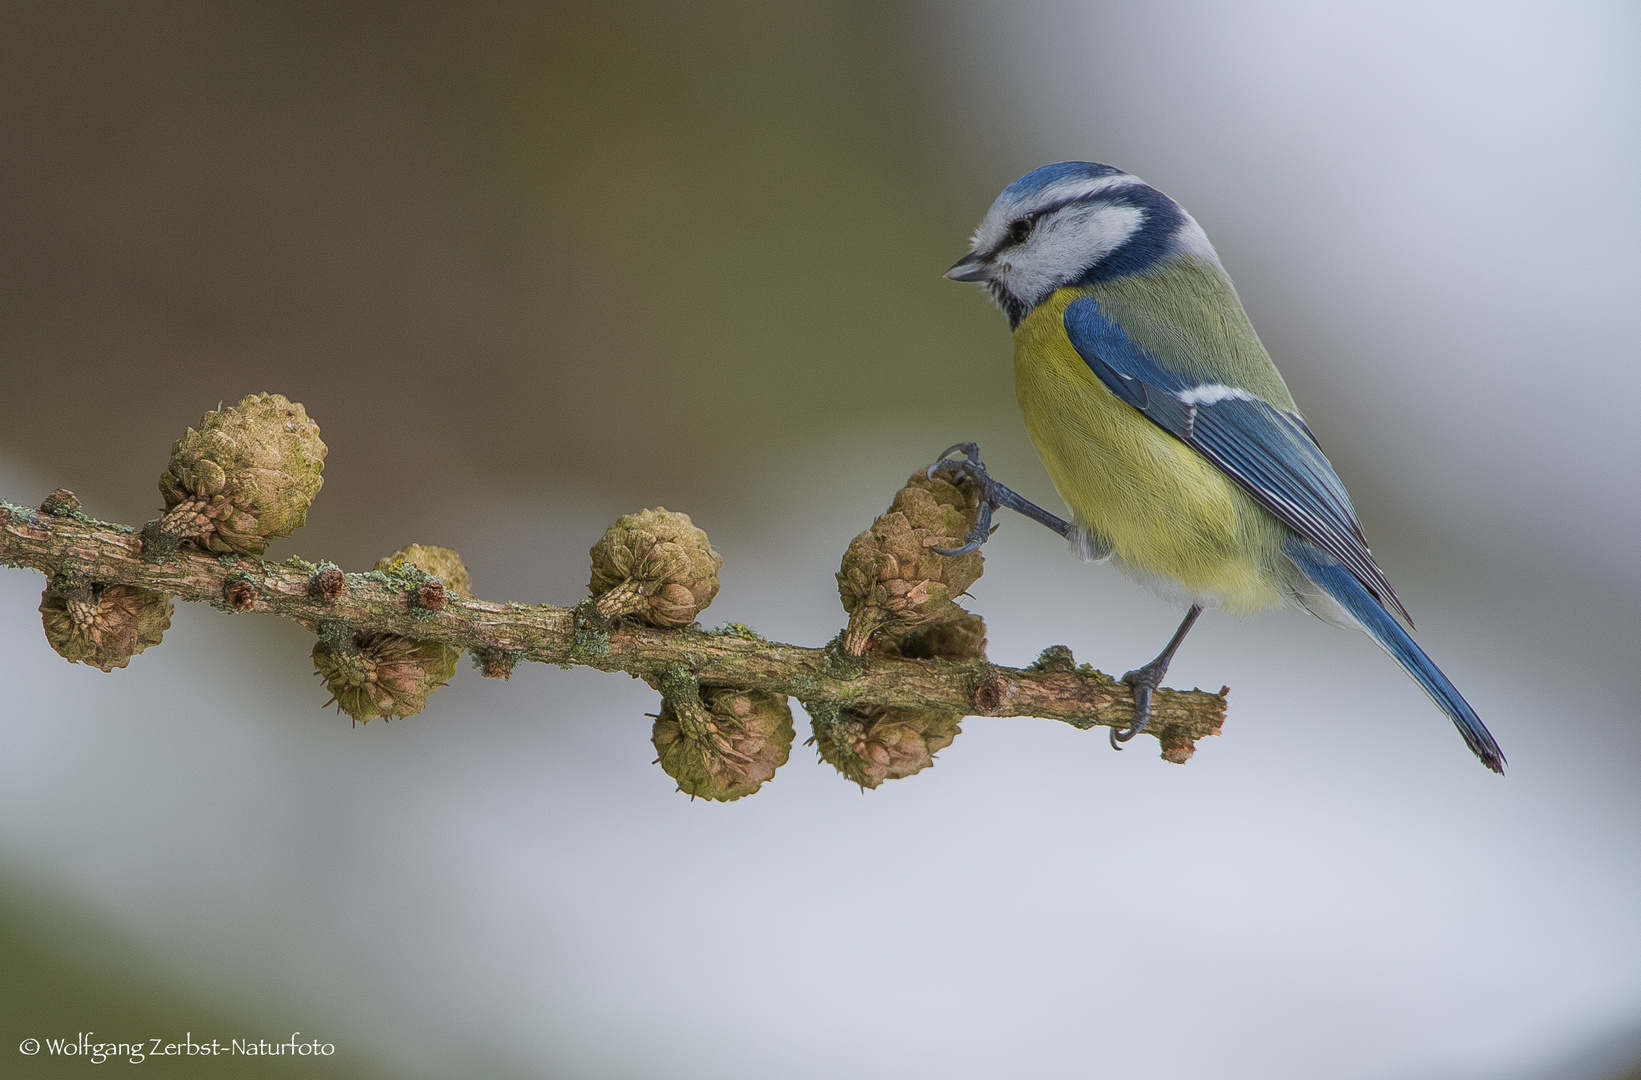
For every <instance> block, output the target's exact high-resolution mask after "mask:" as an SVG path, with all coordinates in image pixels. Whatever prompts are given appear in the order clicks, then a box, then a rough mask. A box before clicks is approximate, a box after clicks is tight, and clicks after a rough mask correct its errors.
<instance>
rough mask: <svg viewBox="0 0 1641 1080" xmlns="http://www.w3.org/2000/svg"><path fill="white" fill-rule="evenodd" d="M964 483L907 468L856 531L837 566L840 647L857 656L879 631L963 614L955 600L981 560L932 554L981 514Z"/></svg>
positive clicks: (957, 540)
mask: <svg viewBox="0 0 1641 1080" xmlns="http://www.w3.org/2000/svg"><path fill="white" fill-rule="evenodd" d="M979 512H980V511H979V504H978V502H977V501H976V500H975V498H974V496H973V494H972V491H971V489H970V487H969V485H967V484H964V485H963V486H962V487H958V486H956V485H954V484H952V483H950V482H949V481H947V480H946V479H944V478H943V477H939V476H937V477H934V478H932V479H931V478H930V477H929V476H928V475H927V474H926V473H925V472H924V471H923V470H921V469H920V470H918V471H917V472H915V473H913V474H912V476H911V478H910V479H909V480H907V481H906V486H905V487H903V488H901V489H900V491H899V492H898V493H897V494H896V495H895V500H894V502H893V503H892V504H891V505H890V507H889V511H888V512H887V513H885V514H882V515H880V516H879V517H878V519H877V520H876V521H874V522H873V523H872V527H871V528H870V529H868V530H867V531H866V532H863V533H861V534H860V535H859V536H857V537H855V538H854V540H853V541H851V542H850V544H849V550H848V551H847V552H846V553H845V554H844V556H843V565H842V567H841V568H840V569H839V570H838V595H839V597H840V598H841V599H842V600H843V610H844V611H846V612H848V613H849V626H848V629H846V630H845V631H844V636H843V650H844V652H846V653H849V654H850V655H852V656H860V655H861V654H863V653H864V652H866V650H867V649H868V647H869V646H870V644H871V641H872V639H873V638H874V637H875V636H876V635H878V634H879V633H889V634H902V633H904V632H906V631H907V630H910V629H911V628H913V627H916V626H921V625H925V624H928V623H942V622H951V621H953V620H956V619H961V618H962V617H963V615H964V611H963V609H962V608H960V607H958V606H957V604H956V603H954V602H953V601H954V600H955V599H956V598H957V597H958V596H960V595H962V594H963V592H964V591H965V590H967V589H968V587H969V586H970V585H973V584H974V583H975V582H976V581H978V580H979V578H980V574H981V570H982V568H983V565H984V559H983V558H982V557H981V555H980V553H979V552H978V551H973V552H970V553H969V554H967V555H959V556H955V557H953V556H949V555H940V554H936V553H935V552H934V551H933V550H932V549H933V548H955V547H961V546H962V545H963V542H964V540H963V538H964V536H965V534H967V533H968V531H969V530H970V529H972V528H973V527H974V525H975V522H976V521H978V520H979Z"/></svg>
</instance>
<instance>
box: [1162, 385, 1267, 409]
mask: <svg viewBox="0 0 1641 1080" xmlns="http://www.w3.org/2000/svg"><path fill="white" fill-rule="evenodd" d="M1174 396H1175V397H1177V398H1179V400H1180V403H1181V404H1182V405H1212V404H1214V403H1215V402H1219V401H1224V400H1225V399H1226V398H1234V399H1236V400H1237V401H1257V400H1259V399H1258V398H1256V397H1254V396H1253V395H1252V394H1250V393H1248V391H1246V390H1238V389H1237V388H1236V387H1234V386H1226V385H1225V384H1224V383H1217V382H1214V383H1203V384H1202V385H1201V386H1193V387H1191V388H1190V389H1189V390H1181V391H1180V392H1179V393H1177V394H1175V395H1174Z"/></svg>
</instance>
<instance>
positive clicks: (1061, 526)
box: [929, 442, 1167, 667]
mask: <svg viewBox="0 0 1641 1080" xmlns="http://www.w3.org/2000/svg"><path fill="white" fill-rule="evenodd" d="M957 451H962V453H963V460H955V459H953V458H952V457H951V455H952V454H954V453H956V452H957ZM936 473H942V474H945V475H946V476H948V477H951V478H953V479H958V478H962V477H967V478H968V479H969V480H970V481H971V482H972V483H973V484H974V486H975V490H976V491H977V492H978V493H979V498H980V517H979V519H978V520H977V521H976V522H975V523H974V528H972V529H970V530H969V534H968V535H967V536H965V537H964V538H963V539H964V541H965V543H964V544H963V546H962V547H956V548H935V549H934V550H935V551H936V552H938V553H939V554H941V555H967V554H968V553H969V552H971V551H976V550H978V549H979V547H980V545H981V544H984V543H985V542H986V541H987V540H988V539H989V538H990V537H991V534H992V528H993V526H992V523H991V515H992V511H993V510H996V509H998V508H999V507H1002V508H1003V509H1007V510H1013V511H1014V512H1015V513H1017V514H1024V515H1025V516H1026V517H1028V518H1030V519H1031V520H1033V521H1035V522H1036V523H1037V524H1039V525H1043V526H1046V527H1047V528H1050V529H1053V530H1054V531H1055V532H1057V533H1059V534H1060V535H1061V536H1065V535H1067V534H1069V533H1070V532H1071V522H1069V521H1067V520H1065V519H1064V518H1061V517H1056V516H1055V515H1054V514H1051V513H1049V512H1048V511H1047V510H1044V509H1043V508H1042V507H1041V506H1038V505H1037V504H1036V503H1034V502H1032V501H1031V500H1030V499H1026V498H1024V497H1022V496H1020V495H1016V494H1015V493H1014V492H1012V491H1010V490H1009V489H1008V488H1006V487H1004V486H1003V485H1002V484H999V483H998V482H997V481H995V480H993V479H992V478H991V474H990V473H988V472H986V466H985V465H984V464H982V463H981V461H980V446H979V444H978V443H971V442H968V443H958V444H957V445H956V446H953V447H951V448H950V449H948V450H947V451H946V452H945V453H944V454H941V455H940V459H939V460H938V461H936V462H935V463H934V464H933V465H930V466H929V476H930V477H933V476H934V475H935V474H936ZM1163 666H1164V667H1167V664H1166V663H1165V664H1164V665H1163Z"/></svg>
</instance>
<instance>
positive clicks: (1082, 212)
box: [997, 203, 1145, 308]
mask: <svg viewBox="0 0 1641 1080" xmlns="http://www.w3.org/2000/svg"><path fill="white" fill-rule="evenodd" d="M1144 224H1145V211H1144V210H1143V209H1142V208H1140V207H1138V206H1129V205H1127V204H1125V203H1091V204H1073V205H1071V206H1068V207H1066V208H1065V209H1064V210H1061V211H1059V212H1058V213H1055V214H1051V215H1049V216H1048V217H1045V218H1044V219H1043V220H1042V221H1041V222H1039V223H1038V226H1037V231H1036V232H1034V233H1033V234H1032V236H1031V239H1029V240H1027V241H1026V243H1025V245H1024V246H1023V247H1021V248H1020V249H1019V250H1017V251H1010V252H1008V253H1007V255H1006V257H1005V259H1006V261H1000V262H999V263H998V273H997V280H998V281H1001V282H1002V283H1003V284H1004V285H1005V286H1007V288H1008V290H1009V292H1011V293H1013V294H1014V295H1015V296H1016V297H1018V298H1019V299H1020V300H1022V301H1023V302H1024V303H1025V305H1026V307H1028V308H1032V307H1036V306H1037V304H1038V303H1040V302H1041V301H1042V300H1043V298H1044V297H1046V296H1048V294H1049V293H1051V292H1053V291H1054V290H1055V289H1057V288H1059V287H1060V286H1061V285H1062V284H1064V283H1065V282H1067V281H1072V280H1074V279H1076V278H1077V277H1079V276H1080V275H1081V274H1082V272H1083V271H1084V270H1086V269H1088V268H1089V267H1090V266H1093V265H1094V264H1095V263H1097V262H1099V261H1100V260H1101V259H1103V258H1105V256H1107V255H1109V254H1110V253H1111V252H1113V251H1115V250H1117V249H1118V248H1119V247H1122V245H1123V244H1125V243H1127V242H1128V239H1129V237H1131V236H1133V235H1134V234H1135V233H1136V232H1138V231H1139V230H1140V227H1141V226H1142V225H1144Z"/></svg>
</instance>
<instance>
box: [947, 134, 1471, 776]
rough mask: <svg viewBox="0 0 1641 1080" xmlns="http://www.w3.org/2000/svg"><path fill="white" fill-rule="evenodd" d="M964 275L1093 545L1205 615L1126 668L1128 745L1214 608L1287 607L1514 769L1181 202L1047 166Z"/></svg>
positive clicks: (1076, 521) (1083, 539)
mask: <svg viewBox="0 0 1641 1080" xmlns="http://www.w3.org/2000/svg"><path fill="white" fill-rule="evenodd" d="M946 276H947V277H948V278H951V279H953V280H955V281H971V282H981V283H984V285H985V287H986V288H987V289H988V290H989V291H990V292H991V295H992V296H993V297H994V298H995V299H996V301H997V303H998V304H999V305H1000V306H1001V307H1002V308H1003V311H1004V312H1005V313H1006V314H1007V315H1008V319H1009V325H1010V326H1011V327H1012V328H1013V330H1014V386H1015V393H1016V396H1017V397H1018V399H1019V402H1020V411H1021V413H1022V414H1023V416H1024V418H1025V422H1026V428H1027V430H1028V431H1029V432H1030V434H1031V439H1032V442H1033V443H1035V444H1036V447H1037V453H1038V455H1039V456H1040V457H1041V458H1042V461H1043V465H1044V466H1045V467H1046V468H1047V469H1048V473H1049V476H1050V477H1051V478H1052V479H1053V481H1054V486H1055V488H1056V489H1057V490H1058V491H1059V493H1060V496H1061V498H1063V499H1064V500H1065V502H1066V504H1067V505H1068V506H1069V507H1070V508H1071V513H1072V520H1071V521H1070V522H1069V523H1063V525H1064V529H1063V531H1065V532H1066V533H1067V535H1068V536H1069V537H1070V539H1071V541H1072V545H1073V548H1074V550H1076V551H1077V552H1078V553H1079V554H1081V555H1082V556H1083V557H1085V558H1089V559H1104V558H1110V559H1111V560H1112V561H1113V562H1115V563H1116V564H1117V565H1118V566H1120V567H1121V568H1122V569H1123V570H1125V571H1126V572H1128V573H1129V574H1131V575H1133V576H1134V577H1136V578H1138V579H1140V580H1141V581H1143V582H1145V583H1147V584H1149V585H1151V586H1153V587H1157V588H1160V589H1161V590H1162V591H1163V592H1164V593H1165V594H1168V595H1173V596H1177V597H1179V598H1180V599H1182V600H1184V601H1186V602H1188V603H1189V604H1190V610H1189V613H1188V614H1187V616H1186V618H1185V621H1184V622H1183V623H1182V624H1181V626H1180V629H1179V631H1178V632H1177V633H1176V634H1175V636H1174V639H1173V640H1172V641H1171V642H1170V643H1169V645H1168V647H1167V648H1166V649H1164V651H1163V653H1162V654H1161V655H1160V656H1158V657H1157V659H1156V660H1154V661H1152V662H1151V663H1150V664H1148V665H1146V666H1145V667H1143V668H1140V669H1138V670H1137V671H1133V672H1130V673H1129V674H1128V675H1127V676H1125V681H1126V682H1128V683H1129V684H1130V685H1132V686H1134V688H1135V699H1136V700H1135V704H1136V708H1135V720H1134V723H1133V725H1132V726H1131V727H1130V728H1129V729H1128V731H1127V732H1125V733H1123V734H1121V735H1117V733H1116V732H1113V735H1114V736H1116V738H1117V739H1125V738H1129V737H1132V735H1133V734H1135V733H1137V732H1138V731H1140V730H1143V728H1144V726H1145V722H1146V719H1147V714H1148V712H1149V702H1150V697H1151V692H1152V690H1154V689H1155V688H1156V686H1157V685H1159V683H1160V680H1161V678H1162V675H1163V674H1164V673H1165V672H1166V670H1167V667H1168V662H1169V660H1170V659H1171V658H1172V656H1173V653H1174V650H1175V649H1176V648H1178V646H1179V643H1180V641H1181V640H1183V638H1184V636H1185V634H1186V632H1187V631H1188V630H1189V629H1190V627H1191V624H1192V623H1193V622H1194V621H1195V619H1196V617H1197V615H1198V614H1199V613H1200V611H1201V610H1202V608H1204V607H1223V608H1225V609H1227V610H1230V611H1233V612H1238V613H1243V612H1252V611H1257V610H1259V609H1261V608H1265V607H1270V606H1273V605H1277V604H1283V603H1286V604H1291V605H1293V606H1295V607H1298V608H1301V609H1303V610H1305V611H1308V612H1310V613H1311V614H1313V615H1316V616H1317V617H1319V618H1321V619H1323V620H1324V621H1326V622H1329V623H1333V624H1334V625H1337V626H1343V627H1354V628H1357V629H1360V630H1363V631H1366V633H1367V634H1368V636H1370V637H1372V638H1373V639H1374V640H1375V641H1377V642H1378V643H1379V644H1380V645H1381V646H1382V647H1383V648H1384V649H1385V651H1386V652H1388V653H1390V655H1391V656H1392V657H1394V658H1395V659H1396V661H1397V662H1398V663H1400V664H1401V665H1402V667H1404V668H1405V669H1406V670H1407V672H1408V674H1409V675H1411V676H1412V677H1413V679H1414V681H1416V682H1417V683H1418V684H1419V685H1420V686H1421V687H1423V688H1424V690H1425V692H1426V693H1428V694H1429V695H1430V697H1431V698H1432V699H1433V700H1434V701H1435V702H1436V704H1437V706H1439V707H1440V708H1441V710H1442V711H1443V712H1445V713H1446V714H1447V715H1448V716H1449V717H1451V718H1452V720H1453V723H1454V724H1455V725H1457V727H1458V729H1459V733H1460V734H1461V735H1462V736H1463V737H1464V741H1465V743H1466V745H1468V746H1469V747H1470V749H1471V750H1472V751H1473V752H1474V753H1475V755H1476V756H1477V757H1478V758H1480V759H1481V761H1482V763H1483V764H1484V765H1486V766H1487V767H1488V768H1489V769H1492V770H1493V771H1494V772H1503V770H1504V755H1503V753H1501V752H1500V750H1499V747H1498V744H1497V743H1496V742H1495V741H1494V740H1493V736H1492V735H1491V734H1489V732H1488V730H1487V728H1486V727H1485V726H1484V725H1483V724H1482V722H1481V718H1480V717H1478V716H1477V715H1476V712H1475V710H1474V709H1472V708H1471V707H1470V705H1469V703H1468V702H1466V701H1465V700H1464V697H1463V696H1462V695H1461V694H1460V693H1459V691H1458V689H1457V688H1456V687H1454V685H1453V683H1452V682H1451V681H1450V680H1449V679H1448V678H1447V676H1446V675H1444V674H1442V672H1441V669H1440V668H1438V667H1437V666H1436V665H1435V663H1433V662H1432V661H1431V659H1430V657H1428V656H1426V655H1425V652H1424V650H1423V649H1421V648H1419V646H1418V645H1417V644H1416V643H1415V642H1414V640H1413V638H1412V637H1411V636H1409V633H1408V630H1409V629H1411V627H1412V625H1413V624H1412V620H1411V619H1410V618H1409V616H1408V614H1407V610H1406V609H1405V608H1404V607H1403V606H1402V603H1401V601H1400V600H1398V599H1397V598H1396V593H1395V592H1394V590H1392V589H1391V587H1390V582H1389V581H1388V580H1386V578H1385V574H1384V571H1382V570H1380V569H1379V566H1378V564H1377V563H1375V562H1374V560H1373V555H1372V553H1371V552H1369V550H1368V546H1367V540H1366V538H1365V537H1364V536H1363V533H1362V526H1361V524H1360V522H1358V520H1357V517H1356V511H1355V509H1354V508H1353V507H1352V506H1351V501H1350V496H1349V495H1348V494H1347V493H1346V491H1345V487H1344V484H1342V483H1341V482H1340V480H1339V477H1338V474H1336V473H1335V472H1334V470H1333V466H1332V465H1330V464H1329V463H1328V459H1327V458H1326V457H1324V456H1323V454H1322V450H1321V448H1320V447H1319V446H1318V445H1317V442H1316V439H1315V437H1314V436H1313V435H1312V434H1311V431H1310V428H1309V427H1307V426H1306V424H1305V420H1304V418H1303V417H1302V416H1301V415H1300V413H1299V409H1298V407H1297V406H1295V404H1294V400H1293V396H1292V395H1291V394H1289V393H1288V388H1287V386H1286V385H1285V384H1284V383H1283V381H1282V376H1281V374H1280V373H1278V372H1277V370H1276V365H1275V364H1274V363H1272V362H1271V358H1270V355H1269V354H1268V353H1266V351H1265V347H1264V346H1263V345H1262V344H1261V343H1260V341H1259V336H1258V335H1257V334H1256V333H1255V332H1254V328H1253V325H1252V324H1251V323H1250V322H1249V321H1248V316H1247V314H1246V312H1244V311H1243V308H1242V301H1241V300H1240V299H1239V298H1238V296H1237V293H1236V289H1235V287H1234V286H1233V285H1232V284H1231V279H1230V277H1229V276H1227V275H1226V273H1225V268H1224V267H1223V266H1221V265H1220V261H1219V256H1218V254H1216V253H1215V251H1214V248H1213V245H1211V244H1210V243H1209V242H1208V237H1207V236H1206V235H1205V234H1204V233H1203V231H1202V228H1201V226H1199V225H1198V224H1197V223H1196V221H1194V220H1193V219H1192V218H1191V215H1190V214H1188V213H1186V212H1185V210H1184V209H1183V208H1182V207H1180V205H1179V204H1178V203H1176V202H1175V201H1174V200H1173V199H1170V198H1169V197H1168V196H1166V195H1164V194H1163V193H1162V192H1160V191H1158V190H1156V189H1155V188H1153V187H1151V186H1150V185H1148V184H1145V183H1144V182H1142V181H1141V180H1139V179H1138V178H1137V177H1135V176H1132V175H1130V174H1129V173H1126V172H1123V171H1122V170H1120V169H1115V168H1112V167H1111V166H1109V165H1099V164H1095V163H1093V162H1086V161H1066V162H1061V163H1059V164H1056V165H1045V166H1044V167H1042V168H1040V169H1038V170H1036V171H1035V172H1031V173H1027V174H1026V175H1025V176H1022V177H1021V178H1020V179H1018V180H1016V181H1015V182H1014V183H1012V184H1010V185H1009V186H1008V187H1006V188H1004V189H1003V192H1002V194H1001V195H999V196H998V197H997V201H996V202H994V203H993V204H992V206H991V209H990V210H988V211H987V212H986V216H985V220H983V221H982V222H981V223H980V226H979V228H978V229H976V230H975V233H974V238H973V242H972V245H971V250H970V252H969V254H968V255H966V256H964V257H963V258H962V259H961V260H959V261H958V263H957V265H955V266H953V267H952V268H951V269H950V270H949V271H947V273H946ZM998 487H999V488H1000V485H998ZM1002 490H1003V491H1005V492H1006V489H1002ZM1007 494H1008V495H1009V496H1010V497H1011V498H1013V499H1014V500H1016V502H1021V501H1023V500H1019V499H1018V496H1013V494H1012V493H1007ZM999 505H1013V504H1011V503H1009V502H1007V501H1004V502H1001V503H999ZM1016 508H1017V509H1018V508H1019V507H1018V506H1016ZM1033 509H1036V508H1033ZM1034 516H1036V515H1034ZM1045 516H1047V517H1052V515H1045ZM1038 520H1044V517H1038ZM1113 745H1115V741H1114V742H1113Z"/></svg>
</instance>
